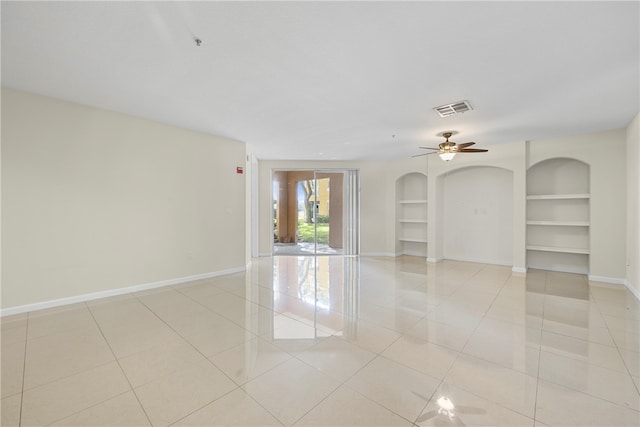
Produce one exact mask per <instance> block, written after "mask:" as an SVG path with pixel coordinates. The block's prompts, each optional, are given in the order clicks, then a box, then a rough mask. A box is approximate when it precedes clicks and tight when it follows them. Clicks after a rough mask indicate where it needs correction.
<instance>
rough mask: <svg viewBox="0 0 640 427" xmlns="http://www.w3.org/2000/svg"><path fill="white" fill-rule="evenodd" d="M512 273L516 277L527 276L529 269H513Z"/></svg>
mask: <svg viewBox="0 0 640 427" xmlns="http://www.w3.org/2000/svg"><path fill="white" fill-rule="evenodd" d="M511 272H512V273H514V274H516V275H524V276H526V275H527V267H512V268H511Z"/></svg>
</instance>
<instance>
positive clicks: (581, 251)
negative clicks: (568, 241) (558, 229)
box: [527, 245, 589, 255]
mask: <svg viewBox="0 0 640 427" xmlns="http://www.w3.org/2000/svg"><path fill="white" fill-rule="evenodd" d="M527 250H528V251H541V252H558V253H564V254H585V255H589V249H583V248H560V247H554V246H534V245H527Z"/></svg>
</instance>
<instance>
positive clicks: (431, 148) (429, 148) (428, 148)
mask: <svg viewBox="0 0 640 427" xmlns="http://www.w3.org/2000/svg"><path fill="white" fill-rule="evenodd" d="M418 148H422V149H423V150H439V149H440V148H433V147H418Z"/></svg>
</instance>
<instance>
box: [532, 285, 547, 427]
mask: <svg viewBox="0 0 640 427" xmlns="http://www.w3.org/2000/svg"><path fill="white" fill-rule="evenodd" d="M547 280H548V279H547V273H544V298H542V313H541V314H540V315H541V317H542V319H541V323H540V344H539V346H538V371H537V372H536V396H535V399H534V401H533V425H534V426H535V425H536V422H537V421H538V420H537V415H538V390H539V389H540V366H541V365H542V334H543V332H544V307H545V304H546V301H547Z"/></svg>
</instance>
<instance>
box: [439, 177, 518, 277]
mask: <svg viewBox="0 0 640 427" xmlns="http://www.w3.org/2000/svg"><path fill="white" fill-rule="evenodd" d="M440 181H441V182H442V186H443V193H442V194H443V195H442V197H443V201H442V204H443V210H442V218H438V227H442V239H443V255H444V258H446V259H453V260H460V261H470V262H482V263H488V264H499V265H509V266H511V265H512V264H513V172H512V171H510V170H507V169H503V168H499V167H492V166H472V167H466V168H461V169H457V170H454V171H452V172H448V173H446V174H445V175H442V176H441V177H440Z"/></svg>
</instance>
